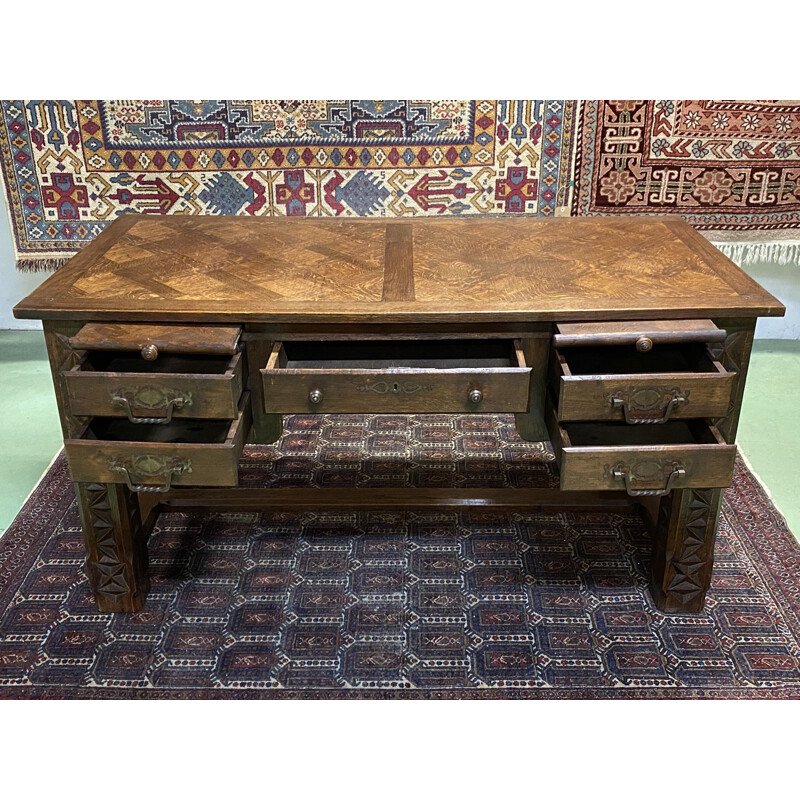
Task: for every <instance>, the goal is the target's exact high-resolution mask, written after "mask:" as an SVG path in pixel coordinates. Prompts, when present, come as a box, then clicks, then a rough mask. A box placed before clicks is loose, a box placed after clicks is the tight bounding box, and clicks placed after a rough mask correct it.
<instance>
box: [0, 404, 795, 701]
mask: <svg viewBox="0 0 800 800" xmlns="http://www.w3.org/2000/svg"><path fill="white" fill-rule="evenodd" d="M240 481H241V483H242V484H243V485H247V486H373V487H374V486H387V485H390V486H398V485H401V486H402V485H415V486H448V485H456V486H478V485H480V486H515V487H518V488H520V489H521V490H524V487H534V486H535V487H544V486H553V485H556V483H557V478H556V472H555V469H554V462H553V456H552V453H551V452H550V451H549V450H548V449H545V448H544V447H543V446H541V445H535V444H531V443H526V442H523V441H522V440H521V439H520V438H519V437H518V436H517V434H516V430H515V428H514V424H513V418H512V417H510V416H502V415H499V416H494V415H491V416H490V415H486V416H482V415H470V416H468V417H466V416H444V415H439V416H436V415H430V416H414V417H406V416H373V415H354V416H347V417H307V416H290V417H286V418H285V431H284V435H283V437H282V439H281V440H280V441H279V443H278V444H277V445H276V446H274V447H252V448H248V449H247V450H246V453H245V458H244V460H243V461H242V464H241V470H240ZM71 498H72V495H71V486H70V485H69V484H68V482H67V470H66V465H65V462H64V459H63V456H62V457H61V459H60V460H59V461H58V462H57V463H56V465H55V466H54V467H53V469H52V471H51V474H50V475H49V476H48V478H46V479H45V481H44V483H43V484H42V486H40V488H39V489H38V490H37V491H36V492H35V494H34V495H33V497H32V498H31V500H30V501H29V503H28V505H27V507H26V509H25V511H24V513H23V516H22V517H20V518H19V519H18V520H17V521H16V522H15V523H14V525H12V527H11V528H10V529H9V532H8V534H7V535H6V537H5V539H4V541H3V542H2V544H0V696H5V697H22V696H27V697H263V698H291V697H364V696H381V697H415V698H421V697H519V698H535V697H800V618H799V617H798V611H800V581H798V572H800V548H798V546H797V543H796V541H795V540H794V539H793V537H792V536H791V534H790V533H789V532H788V531H787V530H786V528H785V523H784V522H783V520H782V518H780V516H779V515H777V514H776V512H775V510H774V508H772V507H771V506H770V504H769V503H768V501H767V500H766V498H765V497H764V496H763V492H762V490H761V489H760V487H759V486H758V484H757V483H755V481H754V479H753V478H752V476H751V475H750V474H749V473H748V472H747V470H746V469H745V468H744V467H743V465H741V464H739V465H738V466H737V470H736V478H735V485H734V488H733V489H732V490H728V491H727V492H726V500H725V504H724V507H723V515H722V522H721V527H720V531H719V535H718V540H717V547H716V567H715V572H714V579H713V586H712V590H711V593H710V596H709V600H708V603H707V607H706V609H705V611H704V612H703V613H702V614H699V615H686V616H665V615H663V614H660V613H659V612H658V611H657V610H656V609H655V608H654V606H653V605H652V602H651V601H650V598H649V595H648V593H647V590H646V587H647V578H646V574H647V565H648V561H649V553H650V543H649V537H648V534H647V532H646V531H645V528H644V526H643V524H642V521H641V519H640V517H639V516H638V514H637V513H636V512H635V511H633V510H631V511H627V510H623V511H619V512H613V513H612V512H602V513H601V512H590V511H583V512H578V511H552V512H538V513H516V512H500V511H485V510H484V511H470V512H463V513H455V512H452V511H450V510H446V511H445V510H442V511H435V510H433V511H426V512H424V513H423V512H413V511H408V512H406V513H397V512H388V511H387V512H379V511H377V512H370V513H356V512H352V513H341V514H331V513H303V514H299V513H291V512H285V513H279V512H272V513H269V514H253V513H236V514H233V513H227V514H212V515H208V516H203V515H195V514H191V513H170V514H165V515H162V516H161V518H160V519H159V522H158V524H157V528H156V530H155V532H154V533H153V536H152V538H151V541H150V547H149V550H150V556H151V569H152V574H153V589H152V592H151V594H150V595H149V597H148V600H147V605H146V608H145V610H144V611H142V612H140V613H138V614H133V615H123V614H120V615H110V614H99V613H97V612H96V610H95V609H94V605H93V603H92V600H91V596H90V594H89V590H88V586H87V582H86V579H85V577H84V573H83V542H82V536H81V532H80V524H79V519H78V514H77V510H76V507H75V505H74V502H73V501H72V499H71Z"/></svg>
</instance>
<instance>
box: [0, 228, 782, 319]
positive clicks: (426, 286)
mask: <svg viewBox="0 0 800 800" xmlns="http://www.w3.org/2000/svg"><path fill="white" fill-rule="evenodd" d="M784 311H785V309H784V307H783V306H782V305H781V303H780V302H779V301H778V300H776V299H775V298H774V297H773V296H772V295H770V294H769V293H768V292H766V291H764V289H762V288H761V287H760V286H759V285H758V284H757V283H756V282H755V281H753V280H751V279H750V278H749V277H748V276H747V275H746V274H745V273H744V272H742V271H741V270H740V269H739V268H738V267H737V266H736V265H735V264H734V263H733V262H732V261H730V260H729V259H728V258H726V257H725V256H724V255H722V253H720V252H719V251H718V250H717V249H716V248H715V247H713V246H712V245H711V244H709V242H708V241H707V240H706V239H704V238H703V237H702V236H701V235H700V234H698V233H697V232H695V231H694V230H693V229H692V228H691V227H690V226H689V225H687V224H686V223H684V222H683V221H682V220H680V219H673V218H666V217H663V218H662V217H635V218H623V219H620V218H611V217H594V218H581V219H535V218H530V217H520V218H508V217H491V218H478V219H476V218H474V217H470V218H447V219H430V218H425V219H412V220H400V221H395V220H391V221H387V220H383V219H354V220H334V219H324V220H321V219H287V218H278V219H275V218H252V217H196V216H180V217H178V216H174V217H163V218H162V217H154V216H140V215H134V214H131V215H126V216H123V217H120V218H119V219H118V220H116V221H115V222H114V223H113V224H112V225H110V226H109V227H108V228H107V229H106V230H105V231H104V232H103V233H102V234H100V235H99V236H98V237H97V238H96V239H95V240H94V241H93V242H91V243H90V244H89V245H87V246H86V247H85V248H84V249H83V250H82V251H81V252H80V253H78V254H77V255H76V256H75V257H74V258H73V259H72V260H71V261H70V262H69V264H68V265H67V266H65V267H64V268H63V269H61V270H60V271H59V272H57V273H56V274H55V275H53V276H52V277H50V278H49V279H48V280H47V281H45V283H43V284H42V285H41V286H40V287H39V288H38V289H37V290H36V291H34V292H33V293H32V294H31V295H29V296H28V297H27V298H26V299H25V300H23V301H22V302H21V303H20V304H19V305H17V307H16V308H15V309H14V313H15V315H16V316H17V317H20V318H36V319H58V318H71V319H94V320H102V319H114V320H117V321H126V320H127V321H135V320H144V319H147V320H149V321H169V322H176V321H180V320H186V321H191V322H225V321H229V320H233V319H235V320H237V321H238V322H318V321H326V322H331V321H336V320H338V321H355V322H358V321H362V322H367V321H369V322H444V321H446V322H476V321H481V320H490V321H492V322H498V321H526V322H528V321H529V322H536V321H554V320H560V321H568V320H570V319H583V320H587V319H614V318H616V319H620V318H624V319H647V318H652V317H653V316H654V315H655V316H656V317H658V318H660V319H666V318H681V317H687V316H692V315H697V314H698V313H699V314H701V315H702V316H704V317H711V316H750V317H755V316H780V315H782V314H783V313H784Z"/></svg>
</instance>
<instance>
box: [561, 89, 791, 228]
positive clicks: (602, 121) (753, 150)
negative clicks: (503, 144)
mask: <svg viewBox="0 0 800 800" xmlns="http://www.w3.org/2000/svg"><path fill="white" fill-rule="evenodd" d="M575 187H576V189H575V192H574V195H573V200H572V214H573V215H578V216H584V215H587V214H642V213H650V214H652V213H660V214H674V213H679V214H680V215H681V216H682V217H683V218H684V219H685V220H686V221H687V222H689V223H691V224H692V225H694V226H695V227H696V228H700V229H705V230H716V231H722V230H732V231H737V230H738V231H742V230H744V231H746V230H762V231H767V230H772V231H777V230H780V229H790V228H794V229H796V228H798V227H800V104H798V103H797V101H794V102H793V103H789V102H785V101H778V100H767V101H748V102H742V101H734V100H601V101H597V102H589V103H583V104H582V106H581V111H580V115H579V124H578V132H577V152H576V158H575Z"/></svg>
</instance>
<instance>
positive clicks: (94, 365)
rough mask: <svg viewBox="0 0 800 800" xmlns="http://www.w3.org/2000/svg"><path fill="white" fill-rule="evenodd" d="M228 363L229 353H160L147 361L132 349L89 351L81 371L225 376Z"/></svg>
mask: <svg viewBox="0 0 800 800" xmlns="http://www.w3.org/2000/svg"><path fill="white" fill-rule="evenodd" d="M230 366H231V358H230V356H227V355H223V356H213V355H192V354H181V355H160V356H159V357H158V358H157V359H156V360H155V361H146V360H145V359H143V358H142V354H141V353H140V352H138V351H135V350H88V351H87V352H86V358H85V359H84V361H83V366H82V370H83V371H84V372H132V373H141V374H146V375H158V374H166V373H172V374H196V375H197V374H199V375H224V374H225V372H226V371H227V370H228V368H229V367H230Z"/></svg>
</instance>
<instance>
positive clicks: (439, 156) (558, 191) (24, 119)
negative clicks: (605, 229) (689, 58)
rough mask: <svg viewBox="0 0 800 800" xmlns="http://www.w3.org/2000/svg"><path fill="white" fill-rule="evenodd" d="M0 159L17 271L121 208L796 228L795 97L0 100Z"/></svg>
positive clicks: (62, 249)
mask: <svg viewBox="0 0 800 800" xmlns="http://www.w3.org/2000/svg"><path fill="white" fill-rule="evenodd" d="M0 162H1V163H2V169H3V175H4V178H5V181H4V186H5V190H6V197H7V200H8V206H9V215H10V219H11V224H12V230H13V239H14V243H15V248H16V254H17V265H18V266H19V267H20V268H21V269H52V268H56V267H58V266H60V265H61V264H63V263H64V261H65V260H66V258H67V257H69V256H70V255H72V254H74V253H75V252H77V250H79V249H80V247H81V246H82V245H83V244H85V243H86V242H88V241H90V240H91V239H93V238H94V237H95V236H96V235H97V234H98V233H99V232H100V231H101V230H102V229H103V228H104V227H106V226H107V225H108V224H109V223H110V222H111V221H112V220H114V219H115V218H116V217H117V216H119V215H120V214H125V213H130V212H137V213H143V214H248V215H289V216H334V217H336V216H384V217H403V216H408V215H413V216H424V215H438V214H450V215H471V214H532V215H539V216H556V215H560V216H567V215H570V214H573V215H586V214H619V213H627V214H630V213H637V214H641V213H657V214H680V215H682V216H683V217H684V218H685V219H687V220H688V221H689V222H690V223H692V224H693V225H695V226H696V227H698V228H700V229H704V230H709V231H715V232H718V235H719V236H722V232H725V231H727V232H734V233H736V234H737V235H741V234H743V233H745V234H749V235H751V236H752V235H753V233H754V232H756V238H757V239H759V240H760V241H761V243H762V244H763V242H764V241H765V237H766V238H767V239H769V240H770V241H771V240H772V239H775V238H780V237H781V236H784V235H787V232H788V235H790V236H794V238H795V239H797V238H800V234H797V229H798V227H800V105H797V104H795V105H792V104H788V103H782V102H779V101H764V102H755V103H753V102H750V103H743V102H735V101H691V100H658V101H655V100H653V101H646V100H638V101H585V102H580V103H579V102H577V101H564V100H463V101H462V100H459V101H456V100H453V101H449V100H434V101H421V100H419V101H417V100H414V101H412V100H370V101H366V100H363V101H359V100H339V101H333V100H330V101H311V100H310V101H305V100H235V101H234V100H230V101H229V100H204V101H189V100H143V101H129V100H58V101H56V100H42V101H26V100H8V101H2V114H1V115H0ZM576 162H577V168H576ZM767 234H769V235H767ZM713 240H714V241H717V239H713ZM782 247H783V250H782V251H781V252H782V254H783V256H784V257H785V256H786V254H787V253H790V252H791V254H792V257H794V255H796V254H797V253H796V252H795V251H796V249H797V248H794V249H793V250H791V251H790V250H787V249H786V248H787V247H788V248H791V243H790V244H788V245H782ZM762 251H763V248H762ZM761 255H770V254H769V253H766V251H764V252H761Z"/></svg>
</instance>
